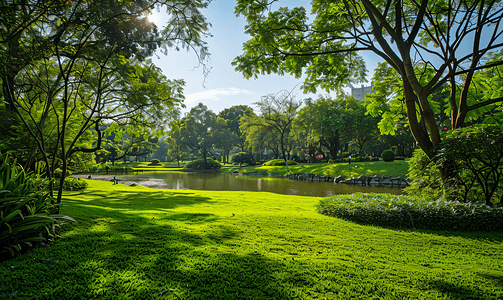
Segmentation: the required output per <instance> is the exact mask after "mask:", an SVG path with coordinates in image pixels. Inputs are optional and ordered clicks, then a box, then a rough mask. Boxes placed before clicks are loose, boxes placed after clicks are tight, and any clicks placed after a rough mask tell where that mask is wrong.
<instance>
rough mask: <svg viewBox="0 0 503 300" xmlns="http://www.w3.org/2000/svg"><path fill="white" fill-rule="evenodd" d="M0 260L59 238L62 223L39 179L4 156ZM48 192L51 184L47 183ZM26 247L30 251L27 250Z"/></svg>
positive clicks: (0, 185)
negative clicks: (59, 221) (58, 229)
mask: <svg viewBox="0 0 503 300" xmlns="http://www.w3.org/2000/svg"><path fill="white" fill-rule="evenodd" d="M0 162H1V163H0V174H1V175H0V260H1V259H4V258H7V257H8V256H9V255H10V256H14V255H15V254H16V253H19V252H20V251H22V250H24V249H26V248H29V247H33V246H34V245H35V244H37V243H39V242H44V241H47V240H52V239H54V238H55V237H56V229H57V228H58V227H59V223H58V220H57V219H58V218H59V219H68V220H73V219H71V218H69V217H62V216H55V215H53V213H54V212H55V211H56V209H55V207H54V206H53V205H52V204H51V202H52V201H53V200H54V199H52V198H51V197H50V196H49V193H48V191H47V190H46V189H40V182H39V179H38V177H37V176H36V175H34V174H27V173H25V171H24V170H23V169H21V168H19V167H15V166H16V160H13V161H11V159H10V158H9V157H2V156H1V155H0ZM45 183H46V185H45V187H46V188H47V186H48V185H47V182H45ZM25 247H26V248H25Z"/></svg>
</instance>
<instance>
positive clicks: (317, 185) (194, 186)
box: [80, 172, 402, 197]
mask: <svg viewBox="0 0 503 300" xmlns="http://www.w3.org/2000/svg"><path fill="white" fill-rule="evenodd" d="M91 176H92V178H93V179H98V180H112V179H113V177H114V175H97V176H95V175H93V174H91ZM115 176H116V177H117V178H118V179H119V180H120V181H119V182H120V183H122V184H127V185H130V184H133V183H136V184H140V185H143V186H146V187H151V188H158V189H191V190H211V191H255V192H272V193H277V194H285V195H299V196H314V197H327V196H332V195H337V194H351V193H355V192H363V193H392V194H401V192H402V191H401V189H398V188H389V187H388V188H385V187H377V186H370V187H369V186H357V185H348V184H339V183H333V182H306V181H297V180H290V179H285V178H281V177H274V176H255V175H231V174H229V173H196V172H187V173H185V172H163V173H160V172H152V173H143V174H138V175H115ZM80 177H86V178H87V175H80Z"/></svg>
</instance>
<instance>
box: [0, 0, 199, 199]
mask: <svg viewBox="0 0 503 300" xmlns="http://www.w3.org/2000/svg"><path fill="white" fill-rule="evenodd" d="M2 5H3V7H2V8H3V11H4V12H5V14H2V20H1V22H0V57H1V68H0V79H1V81H2V88H3V89H2V91H3V99H4V100H5V102H6V105H5V107H6V110H7V111H9V112H10V113H11V114H15V115H17V116H18V118H19V120H20V122H22V123H23V124H24V126H25V128H26V131H27V132H29V133H30V135H31V136H32V138H33V140H34V141H35V143H36V147H35V148H34V149H36V151H39V152H40V153H42V156H43V157H44V159H45V162H46V167H47V172H46V173H47V174H48V176H49V177H50V176H51V173H52V171H53V170H54V167H55V163H54V161H55V160H53V162H52V163H51V162H50V159H49V157H48V154H47V151H46V147H45V144H44V139H45V136H44V134H45V133H44V132H45V129H44V127H45V126H46V125H48V124H49V123H47V120H48V119H50V118H52V119H53V120H55V121H54V122H52V123H51V124H50V125H52V124H55V125H56V126H55V127H54V130H53V131H52V134H53V135H55V137H56V139H55V140H56V149H57V150H55V151H56V152H55V153H57V157H58V160H57V161H59V162H61V166H60V167H61V168H62V169H63V174H66V172H65V170H66V169H67V167H68V166H67V160H68V159H69V158H70V157H71V156H72V154H74V153H76V152H93V151H96V150H98V149H100V146H101V138H102V133H101V131H100V130H99V125H100V124H102V123H103V122H108V123H110V122H112V126H111V128H112V129H115V130H117V131H118V132H121V130H122V128H124V125H125V124H127V125H128V126H127V128H140V127H142V126H149V127H151V130H152V131H154V130H157V129H161V127H162V125H163V124H164V123H165V121H166V118H169V117H171V116H173V115H174V114H176V113H177V111H178V105H179V104H180V103H181V100H182V99H183V96H182V86H183V81H182V80H168V79H167V78H166V77H165V76H164V75H162V74H161V72H160V70H159V69H158V68H157V67H155V66H153V65H152V64H151V63H150V62H149V61H145V58H147V57H148V56H150V55H152V54H153V53H154V51H155V50H156V49H159V48H161V49H164V51H168V49H177V50H178V49H181V48H186V49H194V50H195V51H196V52H197V55H198V57H199V59H200V61H201V62H204V59H205V57H206V55H207V49H206V45H205V42H204V41H203V38H204V36H205V35H206V34H207V29H208V23H207V22H206V19H205V18H204V16H203V15H202V14H201V12H200V10H201V9H203V8H204V7H206V5H207V1H203V0H201V1H182V0H160V1H157V0H150V1H137V0H126V1H120V2H117V1H109V0H106V1H99V2H96V1H84V0H75V1H42V0H40V1H32V2H26V1H7V2H4V3H3V4H2ZM154 8H160V9H165V10H166V11H167V13H168V15H169V16H170V19H169V20H168V22H167V23H166V24H167V25H166V27H165V28H163V29H162V30H159V29H158V28H157V27H156V26H155V24H153V23H151V22H149V21H148V18H147V15H148V13H150V11H151V10H152V9H154ZM70 121H72V122H76V123H78V126H70V123H69V122H70ZM90 128H94V129H95V131H94V132H95V133H96V136H95V138H96V139H97V140H98V143H96V144H95V145H96V147H91V148H89V147H84V144H83V143H81V142H80V141H79V139H80V138H81V137H82V136H84V135H87V132H88V129H90ZM51 167H52V169H51ZM63 180H64V176H63V177H62V178H61V182H63ZM62 186H63V184H60V187H62ZM61 195H62V193H61V190H60V192H59V193H58V203H59V202H60V200H61V198H60V197H61Z"/></svg>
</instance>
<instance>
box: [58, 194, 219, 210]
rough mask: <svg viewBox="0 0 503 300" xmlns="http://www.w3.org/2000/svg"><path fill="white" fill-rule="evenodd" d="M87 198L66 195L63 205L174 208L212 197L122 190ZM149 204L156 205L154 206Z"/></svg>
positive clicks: (88, 195)
mask: <svg viewBox="0 0 503 300" xmlns="http://www.w3.org/2000/svg"><path fill="white" fill-rule="evenodd" d="M85 196H86V198H89V199H90V200H78V199H75V198H74V197H66V198H65V199H64V201H63V205H65V204H66V203H71V204H78V205H80V206H102V207H107V208H113V209H131V208H132V207H131V206H133V208H134V209H135V210H152V209H153V208H154V209H156V208H158V209H174V208H177V207H179V206H188V205H194V204H201V203H205V202H208V201H209V200H210V199H211V198H208V197H202V196H197V195H195V194H194V193H188V192H186V193H178V192H171V191H170V192H167V191H163V192H152V191H146V192H138V191H134V192H129V191H121V192H117V193H108V194H107V193H103V192H88V193H85ZM149 205H154V206H153V207H151V206H149Z"/></svg>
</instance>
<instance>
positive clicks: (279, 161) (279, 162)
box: [262, 159, 297, 166]
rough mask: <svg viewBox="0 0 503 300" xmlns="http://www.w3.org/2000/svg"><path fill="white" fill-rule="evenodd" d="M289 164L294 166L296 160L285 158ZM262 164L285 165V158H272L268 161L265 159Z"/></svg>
mask: <svg viewBox="0 0 503 300" xmlns="http://www.w3.org/2000/svg"><path fill="white" fill-rule="evenodd" d="M287 162H288V165H289V166H294V165H296V164H297V162H295V161H293V160H287ZM262 165H263V166H284V165H285V160H284V159H272V160H270V161H266V162H265V163H263V164H262Z"/></svg>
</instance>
